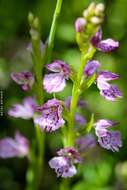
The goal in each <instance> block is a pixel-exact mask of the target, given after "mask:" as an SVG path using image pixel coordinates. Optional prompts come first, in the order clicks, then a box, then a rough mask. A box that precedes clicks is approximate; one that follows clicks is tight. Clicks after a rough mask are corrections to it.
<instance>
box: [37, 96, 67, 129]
mask: <svg viewBox="0 0 127 190" xmlns="http://www.w3.org/2000/svg"><path fill="white" fill-rule="evenodd" d="M62 110H63V109H62V102H61V101H59V100H57V99H52V100H48V101H47V102H46V103H45V104H44V105H43V106H42V107H38V108H37V111H39V112H40V113H41V115H40V116H37V117H36V118H35V119H34V122H35V124H37V125H40V127H41V129H42V131H43V130H44V131H46V132H52V131H55V130H57V129H59V128H60V127H61V126H62V125H64V123H65V121H64V120H63V118H62Z"/></svg>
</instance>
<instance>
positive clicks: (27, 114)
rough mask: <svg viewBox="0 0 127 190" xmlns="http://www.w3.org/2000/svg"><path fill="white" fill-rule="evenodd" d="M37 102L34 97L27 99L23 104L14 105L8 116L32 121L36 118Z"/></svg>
mask: <svg viewBox="0 0 127 190" xmlns="http://www.w3.org/2000/svg"><path fill="white" fill-rule="evenodd" d="M35 107H36V102H35V100H34V99H33V98H32V97H26V98H25V99H24V100H23V104H14V105H13V106H12V108H10V109H9V111H8V115H10V116H12V117H16V118H22V119H31V118H33V116H34V110H35Z"/></svg>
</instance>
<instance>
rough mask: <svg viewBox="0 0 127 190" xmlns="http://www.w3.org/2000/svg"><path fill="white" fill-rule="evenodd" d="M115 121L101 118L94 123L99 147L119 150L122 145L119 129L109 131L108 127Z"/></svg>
mask: <svg viewBox="0 0 127 190" xmlns="http://www.w3.org/2000/svg"><path fill="white" fill-rule="evenodd" d="M115 124H116V122H113V121H110V120H105V119H101V120H99V121H97V122H96V123H95V125H94V126H95V132H96V135H97V137H98V142H99V144H100V145H101V147H103V148H105V149H107V150H112V151H113V152H114V151H119V148H120V147H121V146H122V142H121V135H120V132H119V131H109V130H108V128H109V127H112V126H114V125H115Z"/></svg>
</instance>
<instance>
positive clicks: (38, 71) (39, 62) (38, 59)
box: [26, 35, 45, 190]
mask: <svg viewBox="0 0 127 190" xmlns="http://www.w3.org/2000/svg"><path fill="white" fill-rule="evenodd" d="M31 37H32V35H31ZM40 43H41V40H40V36H39V35H38V38H33V37H32V59H33V65H34V72H35V79H36V81H35V94H36V99H37V102H38V104H39V105H42V104H43V102H44V90H43V87H42V83H43V77H42V72H43V65H44V60H43V56H42V53H41V47H40ZM35 130H36V143H35V145H34V147H33V145H32V147H31V149H33V150H31V152H32V155H31V156H32V158H31V160H30V167H29V169H28V173H27V187H26V189H27V190H37V189H38V188H39V185H40V184H39V183H40V181H41V180H40V179H41V177H42V167H43V162H44V141H45V134H44V133H42V132H41V130H40V127H39V126H35ZM29 176H32V177H29Z"/></svg>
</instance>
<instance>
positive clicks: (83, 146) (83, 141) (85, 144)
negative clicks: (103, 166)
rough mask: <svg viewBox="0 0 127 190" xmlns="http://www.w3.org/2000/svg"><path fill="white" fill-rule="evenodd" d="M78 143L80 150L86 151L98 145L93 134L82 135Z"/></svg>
mask: <svg viewBox="0 0 127 190" xmlns="http://www.w3.org/2000/svg"><path fill="white" fill-rule="evenodd" d="M76 145H77V147H78V150H79V151H80V152H82V153H83V152H86V151H88V150H90V149H91V148H93V147H95V146H96V140H95V138H94V136H93V135H92V134H88V135H85V136H81V137H79V138H78V139H77V140H76Z"/></svg>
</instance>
